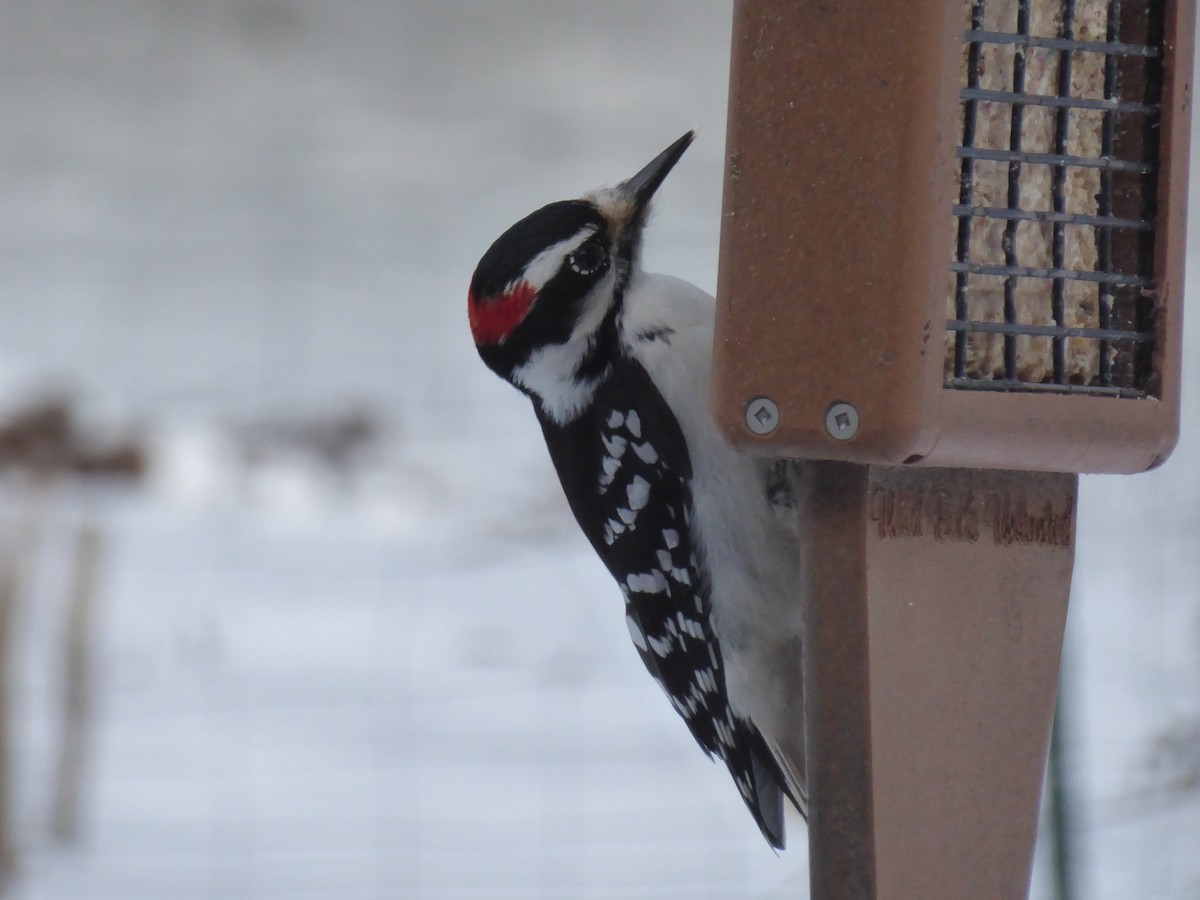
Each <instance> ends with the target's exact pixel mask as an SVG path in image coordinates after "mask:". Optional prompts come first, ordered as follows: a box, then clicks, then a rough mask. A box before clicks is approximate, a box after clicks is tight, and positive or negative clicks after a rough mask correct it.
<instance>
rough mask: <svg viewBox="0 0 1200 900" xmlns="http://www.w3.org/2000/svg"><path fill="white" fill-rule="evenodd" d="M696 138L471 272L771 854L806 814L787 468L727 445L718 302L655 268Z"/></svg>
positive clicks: (571, 479) (553, 208)
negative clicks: (671, 185)
mask: <svg viewBox="0 0 1200 900" xmlns="http://www.w3.org/2000/svg"><path fill="white" fill-rule="evenodd" d="M692 137H693V134H692V132H688V133H687V134H685V135H684V136H683V137H681V138H680V139H679V140H677V141H676V142H675V143H673V144H672V145H671V146H670V147H668V148H667V149H666V150H664V151H663V152H662V153H661V154H660V155H659V156H658V157H657V158H655V159H654V160H653V161H652V162H651V163H650V164H649V165H647V166H646V167H645V168H644V169H642V170H641V171H640V172H638V173H637V174H636V175H634V176H633V177H632V178H630V179H628V180H626V181H623V182H621V183H620V184H618V185H616V186H615V187H609V188H603V189H599V190H596V191H593V192H591V193H589V194H587V195H585V196H584V197H583V198H582V199H578V200H564V201H561V202H558V203H551V204H549V205H547V206H543V207H542V208H541V209H539V210H537V211H536V212H534V213H531V214H530V215H528V216H526V217H525V218H524V219H522V220H521V221H519V222H517V223H516V224H515V225H513V226H512V227H511V228H509V229H508V230H507V231H505V232H504V234H502V235H501V236H500V237H499V238H498V239H497V240H496V242H495V243H493V244H492V246H491V247H490V248H489V249H488V251H487V252H486V253H485V254H484V255H483V258H482V259H481V260H480V261H479V265H478V267H477V268H476V270H475V274H474V276H473V277H472V279H471V288H470V294H469V296H468V300H467V305H468V318H469V321H470V326H471V333H472V335H473V337H474V339H475V344H476V347H477V348H478V350H479V355H480V356H481V357H482V359H483V361H484V362H485V363H486V364H487V365H488V367H489V368H491V369H492V370H493V371H494V372H495V373H496V374H498V375H499V376H500V377H501V378H504V379H505V380H506V381H508V382H510V383H511V384H513V385H514V386H515V387H517V388H518V389H519V390H520V391H522V392H523V393H525V394H526V395H528V397H529V398H530V400H531V401H532V402H533V408H534V412H535V413H536V415H537V419H538V422H539V423H540V424H541V427H542V432H543V434H544V436H545V439H546V446H547V447H548V448H549V450H550V457H551V459H552V460H553V462H554V466H555V468H556V469H557V470H558V476H559V480H560V481H561V482H562V487H563V491H564V492H565V493H566V497H567V501H568V503H569V504H570V507H571V510H572V512H573V513H574V515H575V518H576V520H577V521H578V523H579V526H580V527H581V528H582V529H583V533H584V534H585V535H586V536H587V539H588V540H589V541H590V542H591V545H592V547H593V548H595V550H596V552H597V553H598V554H599V556H600V558H601V560H603V562H604V564H605V566H606V567H607V568H608V570H609V572H611V573H612V576H613V577H614V578H615V579H616V581H617V584H618V585H619V586H620V589H621V593H622V594H623V595H624V598H625V614H626V620H627V623H628V626H629V633H630V636H631V637H632V638H633V643H634V645H635V646H636V647H637V650H638V652H639V654H640V655H641V658H642V662H643V663H645V665H646V668H647V669H649V670H650V674H651V675H653V676H654V677H655V679H657V681H658V683H659V685H660V686H661V687H662V688H663V690H664V691H665V692H666V694H667V696H668V698H670V701H671V705H672V706H673V707H674V708H675V710H676V712H678V713H679V715H680V716H682V717H683V720H684V721H685V722H686V723H687V726H688V728H689V729H690V730H691V733H692V736H693V737H695V739H696V741H697V742H698V743H699V744H700V746H701V747H702V748H703V749H704V751H705V752H706V753H708V754H709V755H710V756H716V757H719V758H720V759H721V760H723V761H724V763H725V765H726V766H728V768H729V772H730V774H731V775H732V776H733V780H734V782H735V784H736V785H737V788H738V790H739V791H740V792H741V795H742V798H743V799H744V800H745V802H746V805H747V806H748V807H749V809H750V812H751V813H752V814H753V816H754V820H755V821H756V822H757V823H758V827H759V828H760V829H761V830H762V833H763V835H764V836H765V837H766V839H767V840H768V841H769V842H770V844H771V845H772V846H773V847H777V848H781V847H783V845H784V824H783V798H784V796H787V797H788V798H789V799H790V800H791V801H792V803H793V804H794V805H795V806H796V807H797V808H798V809H799V810H800V811H801V813H804V814H806V813H807V805H808V804H807V794H806V786H805V780H804V754H803V735H802V733H800V729H801V728H802V725H803V699H802V695H801V691H800V685H801V682H800V623H799V621H798V614H797V612H796V608H797V604H796V603H795V599H794V598H795V591H796V590H797V584H798V558H797V550H796V540H795V530H794V522H793V521H792V519H791V518H790V516H789V515H788V510H786V509H781V505H782V504H781V503H780V502H779V498H780V496H783V494H781V490H783V491H786V487H787V483H788V479H789V478H790V477H791V474H792V473H791V470H788V471H786V472H784V474H783V475H782V476H781V467H780V466H777V465H772V464H771V463H770V462H766V461H762V460H755V459H752V458H750V457H747V456H744V455H742V454H739V453H736V452H734V451H733V450H732V449H731V448H730V447H729V446H728V445H727V443H726V442H725V441H724V439H723V438H722V437H721V435H720V434H719V433H718V432H717V430H716V427H715V425H714V424H713V422H712V419H711V415H710V413H709V406H708V384H709V369H710V365H711V355H712V340H713V298H712V297H710V296H709V295H708V294H706V293H705V292H704V291H702V290H700V289H699V288H697V287H694V286H693V285H691V284H688V283H687V282H684V281H680V280H678V279H676V278H670V277H667V276H664V275H652V274H649V273H647V272H644V271H643V270H642V268H641V266H640V260H639V257H640V250H641V245H642V231H643V228H644V226H645V223H646V218H647V214H648V211H649V204H650V198H651V197H652V196H653V194H654V192H655V190H656V189H657V188H658V187H659V185H660V184H662V182H663V180H664V179H665V178H666V176H667V173H668V172H670V170H671V169H672V168H673V167H674V165H675V164H676V163H677V162H678V161H679V158H680V157H681V156H682V155H683V152H684V151H685V150H686V149H687V147H688V145H689V144H690V143H691V142H692Z"/></svg>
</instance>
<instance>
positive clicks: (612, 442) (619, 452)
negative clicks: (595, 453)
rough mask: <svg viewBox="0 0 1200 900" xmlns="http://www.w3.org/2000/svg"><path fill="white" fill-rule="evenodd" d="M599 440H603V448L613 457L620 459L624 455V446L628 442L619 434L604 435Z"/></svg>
mask: <svg viewBox="0 0 1200 900" xmlns="http://www.w3.org/2000/svg"><path fill="white" fill-rule="evenodd" d="M601 440H602V441H604V449H605V450H607V451H608V455H609V456H611V457H612V458H613V459H620V458H621V457H622V456H624V455H625V447H626V446H627V445H628V443H629V442H628V441H626V440H625V438H623V437H621V436H620V435H619V434H612V435H604V436H602V437H601Z"/></svg>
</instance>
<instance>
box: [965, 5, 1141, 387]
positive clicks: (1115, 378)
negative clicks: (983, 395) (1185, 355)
mask: <svg viewBox="0 0 1200 900" xmlns="http://www.w3.org/2000/svg"><path fill="white" fill-rule="evenodd" d="M1163 7H1164V0H1151V2H1148V3H1147V2H1144V0H1142V2H1133V0H1125V2H1121V0H1066V2H1064V0H967V3H966V9H965V14H964V15H965V19H966V21H965V25H966V30H965V35H964V37H965V40H964V49H963V64H962V89H961V92H960V97H961V104H960V110H961V126H962V132H961V135H962V142H961V145H960V146H959V148H958V153H957V155H958V163H959V165H958V168H957V170H956V172H955V176H956V178H957V179H958V185H957V201H958V202H957V203H956V204H955V205H954V209H953V213H954V216H955V219H956V223H957V227H956V230H955V243H954V248H953V262H952V263H951V265H950V272H951V275H950V286H949V290H948V292H947V301H946V306H947V340H946V360H945V385H946V387H950V388H974V389H987V390H1024V391H1032V390H1041V391H1046V390H1049V391H1054V392H1060V393H1071V394H1101V395H1113V396H1120V397H1143V396H1154V395H1157V388H1158V385H1157V380H1156V377H1155V372H1154V366H1153V362H1154V341H1155V306H1156V304H1155V300H1156V297H1155V292H1154V239H1155V203H1156V186H1157V165H1156V164H1157V159H1158V149H1159V148H1158V135H1159V132H1158V129H1159V123H1160V95H1161V90H1162V82H1163V69H1162V46H1163Z"/></svg>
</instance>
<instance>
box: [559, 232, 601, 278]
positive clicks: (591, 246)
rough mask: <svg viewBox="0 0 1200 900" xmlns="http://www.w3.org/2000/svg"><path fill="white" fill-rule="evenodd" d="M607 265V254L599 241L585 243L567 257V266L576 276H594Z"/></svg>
mask: <svg viewBox="0 0 1200 900" xmlns="http://www.w3.org/2000/svg"><path fill="white" fill-rule="evenodd" d="M607 264H608V254H607V253H605V251H604V247H603V246H602V245H601V244H600V242H599V241H597V240H595V239H592V240H588V241H585V242H584V243H583V244H582V245H580V247H579V249H577V250H576V251H575V252H574V253H572V254H571V255H570V256H568V257H567V265H569V266H570V267H571V270H572V271H574V272H575V273H576V274H578V275H594V274H595V273H596V272H598V271H600V270H601V269H603V268H604V267H605V265H607Z"/></svg>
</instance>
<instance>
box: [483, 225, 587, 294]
mask: <svg viewBox="0 0 1200 900" xmlns="http://www.w3.org/2000/svg"><path fill="white" fill-rule="evenodd" d="M595 233H596V226H595V225H585V226H584V227H583V228H581V229H579V231H577V232H576V233H575V234H574V235H572V236H571V237H569V238H567V239H566V240H565V241H559V242H558V243H557V244H551V245H550V246H549V247H547V248H546V249H545V250H543V251H542V252H541V253H539V254H538V255H537V256H535V257H534V258H533V259H531V260H530V261H529V265H527V266H526V267H525V271H524V272H522V273H521V277H520V278H518V279H517V280H516V281H513V282H512V283H511V284H508V285H506V286H505V288H504V292H505V293H508V292H509V291H511V290H512V289H513V288H515V287H516V286H517V285H518V284H520V283H521V282H522V281H524V282H527V283H528V284H530V285H532V286H533V290H534V293H537V292H539V291H541V289H542V288H544V287H545V286H546V284H547V283H548V282H549V281H550V279H551V278H553V277H554V276H555V275H557V274H558V270H559V269H561V268H562V264H563V260H564V259H566V258H567V256H568V255H569V254H571V253H574V252H575V251H576V250H578V249H579V247H580V245H582V244H583V242H584V241H586V240H587V239H588V238H590V237H591V236H592V235H593V234H595Z"/></svg>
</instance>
